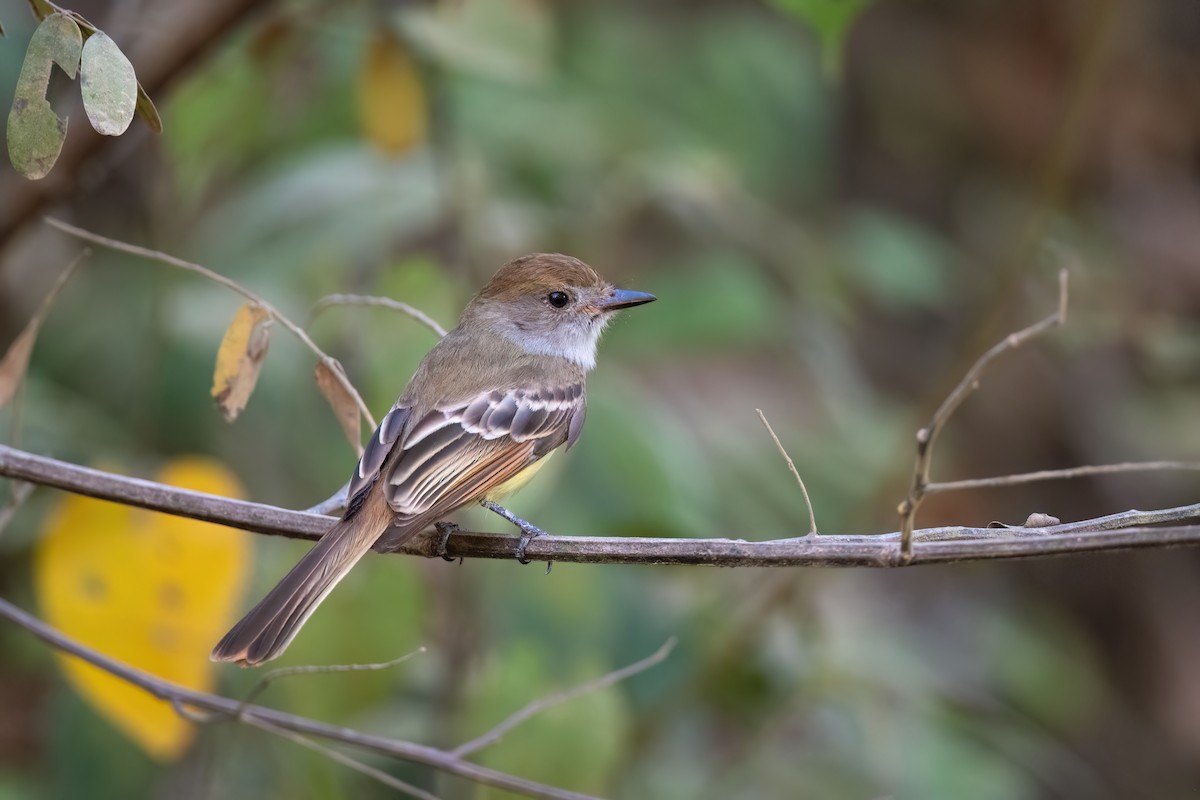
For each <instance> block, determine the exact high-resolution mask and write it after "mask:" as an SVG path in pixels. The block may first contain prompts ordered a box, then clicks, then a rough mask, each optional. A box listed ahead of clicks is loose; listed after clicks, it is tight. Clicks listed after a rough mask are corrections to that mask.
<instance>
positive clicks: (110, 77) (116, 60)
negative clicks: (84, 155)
mask: <svg viewBox="0 0 1200 800" xmlns="http://www.w3.org/2000/svg"><path fill="white" fill-rule="evenodd" d="M79 84H80V91H81V93H82V94H83V110H84V111H86V112H87V116H88V120H89V121H90V122H91V123H92V127H93V128H95V129H96V132H97V133H101V134H104V135H105V136H120V135H121V134H122V133H124V132H125V130H126V129H127V128H128V127H129V123H131V122H133V112H134V108H135V106H136V105H137V96H138V82H137V78H136V77H134V74H133V65H132V64H130V63H129V59H128V58H126V57H125V54H124V53H122V52H121V48H119V47H117V43H116V42H114V41H113V40H112V39H110V38H109V37H108V34H106V33H104V32H103V31H97V32H96V33H93V34H92V35H91V36H89V37H88V40H87V42H86V43H85V44H84V45H83V56H82V59H81V61H80V64H79Z"/></svg>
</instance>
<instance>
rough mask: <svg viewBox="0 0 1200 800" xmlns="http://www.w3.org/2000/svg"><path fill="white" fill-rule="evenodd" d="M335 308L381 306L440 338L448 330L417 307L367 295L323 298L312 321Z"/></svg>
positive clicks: (313, 310) (317, 304)
mask: <svg viewBox="0 0 1200 800" xmlns="http://www.w3.org/2000/svg"><path fill="white" fill-rule="evenodd" d="M333 306H380V307H382V308H390V309H391V310H392V311H399V312H400V313H401V314H407V315H408V316H410V317H412V318H413V319H415V320H416V321H417V322H420V323H421V324H422V325H424V326H425V327H426V328H429V330H431V331H433V332H434V333H436V334H437V335H438V338H439V339H440V338H441V337H443V336H445V335H446V329H445V328H443V327H442V326H441V325H439V324H438V323H437V321H436V320H435V319H434V318H433V317H431V316H429V315H428V314H426V313H425V312H424V311H422V310H421V309H419V308H417V307H416V306H410V305H409V304H408V303H401V302H400V301H399V300H393V299H392V298H390V297H375V296H373V295H365V294H330V295H326V296H324V297H322V298H321V299H320V300H318V301H317V302H316V304H315V305H313V307H312V313H311V314H310V315H309V317H310V319H316V318H317V315H318V314H320V313H321V312H322V311H324V310H325V309H327V308H332V307H333Z"/></svg>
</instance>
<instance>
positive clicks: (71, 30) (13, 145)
mask: <svg viewBox="0 0 1200 800" xmlns="http://www.w3.org/2000/svg"><path fill="white" fill-rule="evenodd" d="M82 49H83V37H82V34H80V32H79V26H78V25H76V24H75V23H74V22H73V21H72V20H71V19H69V18H68V17H66V16H64V15H62V14H52V15H51V16H49V17H46V18H45V19H44V20H42V22H41V24H40V25H38V27H37V30H35V31H34V32H33V37H32V38H31V39H30V40H29V49H28V50H27V51H26V52H25V63H24V64H23V65H22V67H21V77H20V78H18V79H17V88H16V90H15V92H14V93H13V104H12V111H10V112H9V114H8V157H9V160H10V161H12V165H13V167H15V168H16V170H17V172H20V173H21V174H22V175H24V176H25V177H26V178H29V179H30V180H35V181H36V180H39V179H41V178H44V177H46V174H47V173H48V172H50V169H51V168H52V167H53V166H54V162H55V161H57V160H58V154H59V153H60V152H61V151H62V146H63V141H64V140H66V138H67V119H66V118H65V117H59V116H58V115H57V114H55V113H54V109H53V108H51V107H50V102H49V101H48V100H47V99H46V89H47V87H48V86H49V85H50V71H51V69H53V67H54V65H55V64H58V65H59V66H60V67H61V68H62V70H63V72H65V73H66V74H67V76H68V77H70V78H74V77H75V71H76V70H77V69H78V68H79V55H80V53H81V51H82Z"/></svg>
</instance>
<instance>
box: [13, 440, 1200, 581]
mask: <svg viewBox="0 0 1200 800" xmlns="http://www.w3.org/2000/svg"><path fill="white" fill-rule="evenodd" d="M0 476H4V477H9V478H15V479H17V480H23V481H28V482H30V483H36V484H40V485H43V486H51V487H54V488H57V489H64V490H66V491H69V492H74V493H76V494H83V495H87V496H89V497H96V498H99V499H101V500H111V501H113V502H117V503H123V504H125V505H132V506H138V507H140V508H147V509H150V510H152V511H162V512H165V513H168V514H174V515H177V516H183V517H191V518H193V519H199V520H204V521H206V522H215V523H218V524H221V525H228V526H231V527H235V528H242V529H244V530H248V531H253V532H255V533H265V534H270V535H273V536H286V537H290V538H293V539H309V540H316V539H319V538H320V537H321V535H322V534H323V533H324V532H325V531H326V530H328V529H329V527H330V526H331V525H332V524H333V523H334V521H335V520H334V519H333V518H332V517H325V516H321V515H319V514H310V513H307V512H304V511H289V510H287V509H283V508H277V507H275V506H270V505H266V504H263V503H251V502H247V501H244V500H233V499H231V498H227V497H218V496H216V495H211V494H204V493H202V492H194V491H191V490H188V489H179V488H177V487H174V486H166V485H164V484H161V483H155V482H154V481H148V480H145V479H142V478H130V477H126V476H124V475H115V474H113V473H108V472H103V471H101V470H96V469H91V468H88V467H81V466H78V465H76V464H70V463H67V462H65V461H58V460H56V459H53V458H47V457H46V456H38V455H34V454H32V453H27V452H25V451H23V450H18V449H16V448H14V447H9V446H7V445H0ZM1196 519H1200V503H1197V504H1193V505H1188V506H1181V507H1178V508H1171V509H1162V510H1157V511H1126V512H1123V513H1120V514H1112V515H1109V516H1106V517H1098V518H1095V519H1088V520H1082V521H1079V522H1069V523H1064V524H1061V525H1054V526H1050V527H1045V528H1020V527H1018V528H1007V529H996V528H969V527H962V526H951V527H944V528H927V529H924V530H918V531H913V536H914V537H915V538H916V539H918V540H920V541H921V542H922V545H921V548H920V550H919V551H916V552H914V553H913V557H912V558H911V559H910V560H908V561H905V560H904V559H902V558H901V552H900V533H899V532H892V533H882V534H871V535H821V536H799V537H796V538H791V539H775V540H770V541H757V542H748V541H744V540H742V539H721V538H717V539H658V538H636V537H613V538H605V537H597V536H539V537H538V538H536V539H533V540H532V541H531V542H530V543H529V547H528V549H527V550H526V553H527V555H528V557H529V558H530V559H533V560H536V561H549V560H553V561H562V562H574V563H588V564H691V565H700V564H703V565H710V566H723V567H798V566H810V567H896V566H903V565H905V564H907V563H912V564H944V563H950V562H958V561H990V560H996V559H1015V558H1041V557H1046V556H1052V555H1067V554H1077V553H1095V552H1109V551H1115V550H1130V549H1137V548H1148V547H1172V546H1180V545H1197V544H1200V525H1176V526H1173V527H1163V528H1150V527H1146V526H1148V525H1155V524H1159V523H1163V522H1176V523H1179V522H1186V521H1189V520H1196ZM440 543H441V537H440V536H438V535H437V534H436V533H434V532H433V531H424V532H422V533H421V534H418V535H417V536H415V537H413V538H412V539H411V540H409V541H408V543H407V544H405V545H404V547H403V548H402V549H401V550H400V551H398V552H402V553H407V554H409V555H418V556H424V557H426V558H434V557H436V556H439V555H440V553H439V552H438V549H439V546H440ZM514 543H515V538H514V537H513V536H511V535H507V534H497V533H476V532H468V531H462V532H459V533H457V534H456V535H454V536H452V537H451V538H450V541H449V543H448V545H447V548H446V549H447V555H449V556H450V557H452V558H459V557H471V558H499V559H510V558H512V557H513V546H514Z"/></svg>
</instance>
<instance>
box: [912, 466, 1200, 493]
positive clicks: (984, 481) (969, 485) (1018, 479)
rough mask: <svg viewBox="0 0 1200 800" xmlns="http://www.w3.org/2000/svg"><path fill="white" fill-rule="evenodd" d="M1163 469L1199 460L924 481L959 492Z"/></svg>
mask: <svg viewBox="0 0 1200 800" xmlns="http://www.w3.org/2000/svg"><path fill="white" fill-rule="evenodd" d="M1162 470H1200V461H1127V462H1123V463H1121V464H1091V465H1088V466H1083V467H1071V468H1069V469H1044V470H1040V471H1038V472H1022V473H1021V474H1019V475H1001V476H999V477H995V478H971V479H969V480H965V481H945V482H943V483H929V484H926V485H925V494H937V493H938V492H960V491H962V490H964V489H994V488H996V487H999V486H1019V485H1020V484H1023V483H1035V482H1038V481H1057V480H1065V479H1067V478H1085V477H1087V476H1089V475H1114V474H1117V473H1121V472H1157V471H1162Z"/></svg>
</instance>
